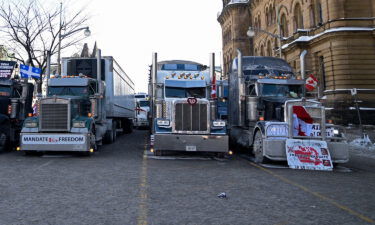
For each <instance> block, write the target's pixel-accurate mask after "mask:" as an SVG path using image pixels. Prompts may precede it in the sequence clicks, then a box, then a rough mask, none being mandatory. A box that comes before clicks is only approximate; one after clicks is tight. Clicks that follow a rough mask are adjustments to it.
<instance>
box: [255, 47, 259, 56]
mask: <svg viewBox="0 0 375 225" xmlns="http://www.w3.org/2000/svg"><path fill="white" fill-rule="evenodd" d="M254 55H255V56H257V55H258V49H257V48H255V49H254Z"/></svg>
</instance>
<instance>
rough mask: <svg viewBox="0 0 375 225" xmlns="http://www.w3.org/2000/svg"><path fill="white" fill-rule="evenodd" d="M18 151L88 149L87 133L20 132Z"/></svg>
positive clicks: (79, 150)
mask: <svg viewBox="0 0 375 225" xmlns="http://www.w3.org/2000/svg"><path fill="white" fill-rule="evenodd" d="M20 144H21V145H20V151H69V152H87V151H90V135H89V134H72V133H66V134H56V133H21V139H20Z"/></svg>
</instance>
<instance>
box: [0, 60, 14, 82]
mask: <svg viewBox="0 0 375 225" xmlns="http://www.w3.org/2000/svg"><path fill="white" fill-rule="evenodd" d="M15 65H16V62H13V61H3V60H0V79H10V77H11V76H12V73H13V69H14V66H15Z"/></svg>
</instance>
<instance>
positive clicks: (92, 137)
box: [90, 131, 98, 152]
mask: <svg viewBox="0 0 375 225" xmlns="http://www.w3.org/2000/svg"><path fill="white" fill-rule="evenodd" d="M90 137H91V140H90V149H91V148H92V149H94V152H96V151H98V146H97V145H96V136H95V131H91V134H90Z"/></svg>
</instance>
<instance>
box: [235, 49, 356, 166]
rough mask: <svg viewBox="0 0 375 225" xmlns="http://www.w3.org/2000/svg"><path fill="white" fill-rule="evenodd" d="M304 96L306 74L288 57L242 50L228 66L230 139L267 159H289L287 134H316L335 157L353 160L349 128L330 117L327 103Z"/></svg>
mask: <svg viewBox="0 0 375 225" xmlns="http://www.w3.org/2000/svg"><path fill="white" fill-rule="evenodd" d="M304 96H305V80H304V77H303V75H296V74H294V72H293V70H292V68H291V66H290V65H289V64H288V63H287V62H286V61H285V60H283V59H280V58H273V57H256V56H242V53H241V52H240V51H239V50H238V56H237V57H236V58H235V59H234V60H233V62H232V65H231V69H230V72H229V115H228V117H229V118H228V119H229V127H228V129H229V132H230V142H231V144H233V145H235V146H239V147H244V148H245V149H248V150H252V153H253V154H254V160H255V161H256V162H257V163H263V162H266V161H267V160H273V161H286V160H287V154H286V142H287V140H288V139H297V140H302V142H304V144H307V145H308V142H309V141H311V140H317V141H322V142H323V143H325V144H327V146H328V149H329V151H330V155H331V158H332V162H333V163H346V162H348V160H349V153H348V145H347V142H346V138H345V130H344V128H343V127H340V126H335V125H333V124H331V123H328V122H327V121H326V119H325V108H324V107H323V106H322V104H321V103H320V102H319V101H316V100H313V99H306V98H304ZM298 111H300V112H298ZM301 112H302V113H301ZM300 114H304V116H302V117H305V118H302V117H301V116H300ZM306 118H308V120H306ZM304 119H305V120H304ZM303 120H304V121H303ZM321 131H325V132H321Z"/></svg>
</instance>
